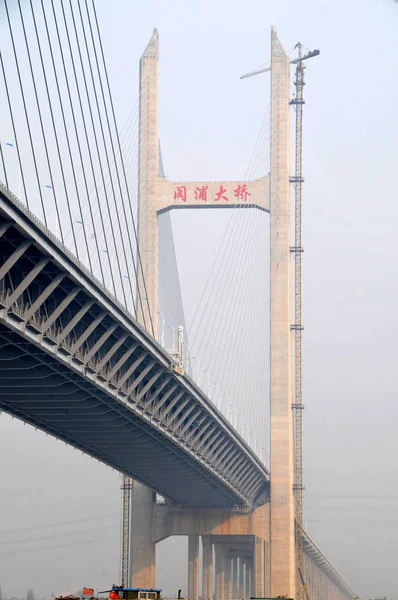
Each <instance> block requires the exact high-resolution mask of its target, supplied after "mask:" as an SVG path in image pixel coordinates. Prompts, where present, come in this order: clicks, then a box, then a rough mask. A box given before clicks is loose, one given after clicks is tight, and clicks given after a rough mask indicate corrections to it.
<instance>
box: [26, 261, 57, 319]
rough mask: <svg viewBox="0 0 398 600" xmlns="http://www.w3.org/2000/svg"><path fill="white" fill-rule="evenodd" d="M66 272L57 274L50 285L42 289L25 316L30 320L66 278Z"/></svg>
mask: <svg viewBox="0 0 398 600" xmlns="http://www.w3.org/2000/svg"><path fill="white" fill-rule="evenodd" d="M65 277H66V276H65V274H63V273H62V274H61V275H57V277H55V278H54V279H53V280H52V281H51V282H50V283H49V284H48V286H47V287H46V288H45V289H44V290H43V291H42V293H41V294H40V296H39V297H38V298H37V299H36V300H35V301H34V302H33V304H32V306H31V307H30V308H29V309H28V310H27V311H26V313H25V318H26V320H27V321H28V320H29V319H30V318H31V317H32V316H33V315H34V314H35V312H36V311H37V310H39V308H40V307H41V306H42V304H43V303H44V302H45V301H46V300H47V298H48V297H49V296H51V294H52V293H53V291H54V290H55V288H56V287H57V286H58V285H59V284H60V283H61V281H63V280H64V279H65Z"/></svg>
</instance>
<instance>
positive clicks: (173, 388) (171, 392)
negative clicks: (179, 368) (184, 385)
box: [153, 383, 184, 417]
mask: <svg viewBox="0 0 398 600" xmlns="http://www.w3.org/2000/svg"><path fill="white" fill-rule="evenodd" d="M177 388H178V385H177V384H176V383H174V384H173V385H172V386H171V388H170V389H169V390H168V391H167V392H166V393H165V395H164V396H163V397H162V399H161V400H160V402H158V404H157V405H156V406H155V407H154V412H153V414H154V416H156V417H157V415H158V414H159V412H160V409H161V408H162V406H163V404H164V403H165V402H167V400H168V399H169V398H170V396H171V395H172V394H173V393H174V392H175V391H176V389H177ZM183 393H184V392H181V394H180V395H179V396H178V397H179V398H181V396H182V394H183Z"/></svg>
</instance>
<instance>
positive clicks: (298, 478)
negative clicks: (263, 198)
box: [290, 43, 319, 600]
mask: <svg viewBox="0 0 398 600" xmlns="http://www.w3.org/2000/svg"><path fill="white" fill-rule="evenodd" d="M295 49H297V53H298V57H297V58H296V59H294V60H292V61H291V64H295V65H296V73H295V80H294V85H295V87H296V95H295V98H293V100H291V102H290V104H291V105H293V106H294V107H295V109H296V129H295V172H294V176H293V177H291V178H290V181H291V183H293V184H294V246H292V247H291V248H290V251H291V252H292V254H293V256H294V325H292V327H291V329H292V331H294V401H293V404H292V409H293V431H294V505H295V523H296V529H295V549H296V568H297V574H298V575H297V588H296V589H297V599H298V600H301V599H302V598H303V592H304V593H305V586H303V581H304V580H303V576H302V573H303V572H304V558H303V491H304V485H303V408H304V405H303V384H302V331H303V329H304V328H303V325H302V296H301V262H302V254H303V247H302V239H301V238H302V236H301V221H302V185H303V183H304V179H303V105H304V98H303V91H304V85H305V80H304V69H305V64H304V60H307V59H309V58H312V57H313V56H318V54H319V50H314V51H313V52H308V53H307V54H306V55H305V56H303V47H302V45H301V44H300V43H298V44H296V47H295Z"/></svg>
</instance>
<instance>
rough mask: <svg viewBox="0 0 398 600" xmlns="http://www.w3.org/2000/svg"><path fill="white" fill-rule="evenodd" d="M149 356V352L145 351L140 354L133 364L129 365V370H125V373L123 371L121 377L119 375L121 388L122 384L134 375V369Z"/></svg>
mask: <svg viewBox="0 0 398 600" xmlns="http://www.w3.org/2000/svg"><path fill="white" fill-rule="evenodd" d="M147 356H148V355H147V353H146V352H143V353H142V354H141V356H139V357H138V358H136V360H135V361H134V362H133V364H132V365H130V366H129V368H128V369H127V371H125V373H123V375H122V376H121V377H119V379H118V382H117V384H118V387H119V388H121V387H122V385H123V384H124V383H125V382H126V381H127V379H128V378H129V377H130V375H132V374H133V373H134V371H135V370H136V368H137V367H138V366H139V365H140V364H141V363H142V361H143V360H145V358H146V357H147ZM127 394H128V392H127ZM128 395H129V394H128Z"/></svg>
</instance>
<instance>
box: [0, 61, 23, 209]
mask: <svg viewBox="0 0 398 600" xmlns="http://www.w3.org/2000/svg"><path fill="white" fill-rule="evenodd" d="M0 63H1V71H2V73H3V80H4V87H5V90H6V95H7V102H8V110H9V111H10V117H11V124H12V130H13V133H14V139H15V143H16V146H17V155H18V163H19V170H20V172H21V178H22V185H23V188H24V192H25V200H26V206H27V207H28V209H29V200H28V194H27V191H26V184H25V175H24V172H23V168H22V161H21V154H20V151H19V140H18V136H17V130H16V127H15V120H14V112H13V110H12V104H11V98H10V92H9V89H8V84H7V77H6V72H5V69H4V62H3V55H2V53H1V50H0ZM18 199H19V200H20V198H18Z"/></svg>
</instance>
